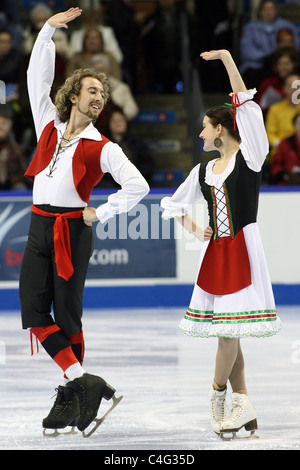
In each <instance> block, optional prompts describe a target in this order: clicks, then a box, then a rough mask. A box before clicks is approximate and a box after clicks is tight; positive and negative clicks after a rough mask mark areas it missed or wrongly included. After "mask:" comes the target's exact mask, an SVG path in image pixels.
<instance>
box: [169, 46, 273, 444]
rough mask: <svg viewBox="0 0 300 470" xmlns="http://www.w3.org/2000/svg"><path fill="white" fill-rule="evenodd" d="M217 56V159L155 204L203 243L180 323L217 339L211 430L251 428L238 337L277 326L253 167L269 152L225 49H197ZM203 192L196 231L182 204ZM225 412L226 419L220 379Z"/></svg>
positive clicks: (210, 123) (212, 129) (212, 123)
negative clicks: (221, 85) (224, 79)
mask: <svg viewBox="0 0 300 470" xmlns="http://www.w3.org/2000/svg"><path fill="white" fill-rule="evenodd" d="M201 57H202V58H203V59H204V60H215V59H220V60H221V61H222V62H223V64H224V66H225V68H226V70H227V73H228V76H229V79H230V83H231V86H232V91H233V93H232V105H231V106H230V105H229V106H228V105H223V106H216V107H214V108H212V109H210V110H209V111H208V112H207V113H206V115H205V117H204V119H203V130H202V132H201V133H200V136H199V137H200V138H201V139H203V141H204V150H205V151H207V152H208V151H212V150H216V149H217V150H218V151H219V152H220V157H219V158H216V159H213V160H211V161H209V162H207V163H201V164H198V165H197V166H196V167H195V168H194V169H193V170H192V171H191V173H190V175H189V176H188V178H187V179H186V180H185V182H184V183H183V184H182V185H181V186H180V187H179V188H178V189H177V191H176V192H175V193H174V195H173V196H172V197H165V198H163V199H162V201H161V205H162V207H163V208H164V212H163V217H164V218H170V217H175V218H176V220H178V221H179V222H180V223H181V224H182V225H183V227H184V228H185V229H187V230H188V231H190V232H192V233H193V234H194V235H195V236H196V237H197V238H199V239H202V240H204V241H203V247H202V250H201V253H200V269H199V274H198V277H197V280H196V283H195V286H194V291H193V294H192V298H191V301H190V306H189V308H188V310H187V312H186V315H185V317H184V318H183V319H182V320H181V322H180V325H179V327H180V329H181V331H183V332H184V333H186V334H188V335H192V336H199V337H204V338H207V337H218V350H217V355H216V364H215V374H214V381H213V385H212V387H211V390H210V417H211V422H212V427H213V430H214V431H215V432H216V433H217V434H221V436H222V435H223V434H224V432H226V431H227V432H229V431H230V432H233V433H234V434H235V433H236V432H237V431H238V430H239V429H241V428H242V427H245V429H246V430H249V431H251V434H253V432H254V431H255V429H257V419H256V412H255V409H254V407H253V405H252V404H251V402H250V400H249V398H248V395H247V388H246V382H245V374H244V359H243V353H242V349H241V345H240V338H244V337H248V336H254V337H265V336H270V335H274V334H276V333H277V332H278V330H279V329H280V328H281V322H280V319H279V318H278V316H277V312H276V307H275V302H274V297H273V292H272V286H271V282H270V278H269V274H268V268H267V265H266V261H265V256H264V252H263V247H262V243H261V239H260V235H259V230H258V225H257V221H256V220H257V208H258V196H259V187H260V179H261V168H262V165H263V162H264V159H265V157H266V155H267V154H268V151H269V145H268V140H267V136H266V132H265V128H264V123H263V117H262V112H261V109H260V108H259V106H258V105H257V104H256V103H254V102H253V101H252V98H253V95H254V91H253V90H250V91H247V89H246V87H245V84H244V82H243V80H242V78H241V75H240V73H239V71H238V69H237V67H236V65H235V63H234V61H233V59H232V57H231V55H230V53H229V52H228V51H226V50H218V51H210V52H204V53H202V54H201ZM202 196H204V198H205V199H206V201H207V203H208V211H209V220H210V223H209V225H210V226H209V227H207V228H206V229H205V230H202V229H201V228H200V227H198V226H197V225H196V224H195V222H194V221H193V220H192V219H191V217H190V215H189V214H188V212H187V211H188V207H189V206H191V205H192V204H194V203H195V202H196V200H197V199H199V198H200V197H202ZM228 381H229V382H230V385H231V388H232V392H233V393H232V396H231V400H232V405H233V407H232V410H231V413H230V414H229V416H226V407H225V400H226V390H227V382H228Z"/></svg>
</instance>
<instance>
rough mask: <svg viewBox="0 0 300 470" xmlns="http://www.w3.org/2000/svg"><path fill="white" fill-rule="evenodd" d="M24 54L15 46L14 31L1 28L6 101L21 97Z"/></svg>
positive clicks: (0, 52)
mask: <svg viewBox="0 0 300 470" xmlns="http://www.w3.org/2000/svg"><path fill="white" fill-rule="evenodd" d="M23 65H24V63H23V55H22V53H21V52H20V51H19V50H17V49H15V48H14V47H13V37H12V33H11V32H10V31H9V30H7V29H1V30H0V80H2V81H3V82H4V83H5V90H6V102H9V101H13V100H16V99H18V97H19V86H20V82H21V80H22V76H23V72H24V68H23Z"/></svg>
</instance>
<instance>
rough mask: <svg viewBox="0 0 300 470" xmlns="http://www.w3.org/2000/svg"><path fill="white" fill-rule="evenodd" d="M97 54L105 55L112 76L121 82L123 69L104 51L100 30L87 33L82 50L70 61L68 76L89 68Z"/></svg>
mask: <svg viewBox="0 0 300 470" xmlns="http://www.w3.org/2000/svg"><path fill="white" fill-rule="evenodd" d="M95 54H104V55H106V57H108V59H109V64H110V71H111V75H112V76H113V77H115V78H118V79H119V80H121V78H122V72H121V67H120V65H119V64H118V62H117V61H116V59H115V58H114V56H113V55H112V54H111V53H110V52H105V51H104V42H103V37H102V34H101V32H100V31H99V29H98V28H92V29H89V30H88V31H86V32H85V35H84V39H83V45H82V50H81V51H80V52H75V54H74V55H73V56H72V57H71V58H70V59H69V62H68V65H67V76H69V75H70V74H71V73H72V72H74V70H76V69H81V68H86V67H89V65H90V63H91V59H92V57H93V56H94V55H95Z"/></svg>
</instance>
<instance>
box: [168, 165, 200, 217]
mask: <svg viewBox="0 0 300 470" xmlns="http://www.w3.org/2000/svg"><path fill="white" fill-rule="evenodd" d="M199 169H200V163H199V164H198V165H197V166H195V168H193V169H192V171H191V172H190V174H189V176H188V177H187V178H186V180H185V181H184V182H183V183H182V184H181V185H180V186H179V187H178V188H177V190H176V191H175V193H174V194H173V196H171V197H164V198H163V199H162V200H161V203H160V204H161V207H162V208H163V209H164V212H163V213H162V217H163V219H170V218H172V217H176V216H182V215H185V214H187V213H188V212H189V209H190V208H191V206H192V205H193V204H194V203H195V202H196V201H197V200H198V199H200V198H201V197H202V192H201V189H200V183H199Z"/></svg>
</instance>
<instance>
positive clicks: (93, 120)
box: [78, 103, 102, 124]
mask: <svg viewBox="0 0 300 470" xmlns="http://www.w3.org/2000/svg"><path fill="white" fill-rule="evenodd" d="M78 111H79V112H80V113H81V114H83V115H84V116H87V117H88V118H89V119H90V120H91V122H92V123H93V124H94V123H95V122H96V121H97V119H98V118H99V116H100V114H101V111H102V110H101V111H99V114H98V115H97V116H96V117H95V114H94V113H93V112H92V111H90V107H89V109H88V110H87V111H86V112H84V111H82V110H81V109H80V104H79V103H78Z"/></svg>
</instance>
